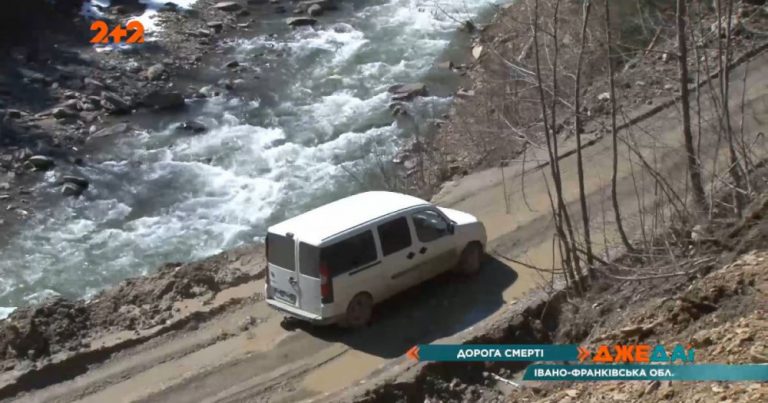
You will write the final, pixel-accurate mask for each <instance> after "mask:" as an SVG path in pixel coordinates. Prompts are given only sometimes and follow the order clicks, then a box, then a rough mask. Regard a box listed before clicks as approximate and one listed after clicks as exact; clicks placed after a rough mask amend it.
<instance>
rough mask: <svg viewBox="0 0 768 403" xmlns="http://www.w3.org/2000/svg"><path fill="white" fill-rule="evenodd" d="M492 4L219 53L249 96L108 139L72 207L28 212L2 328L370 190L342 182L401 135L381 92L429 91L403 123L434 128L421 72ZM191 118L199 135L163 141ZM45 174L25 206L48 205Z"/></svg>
mask: <svg viewBox="0 0 768 403" xmlns="http://www.w3.org/2000/svg"><path fill="white" fill-rule="evenodd" d="M492 3H493V2H492V1H491V0H473V1H467V0H439V1H432V0H421V1H420V0H379V1H375V0H371V1H356V2H348V3H343V4H344V5H345V7H344V9H343V10H342V11H339V12H335V13H333V14H330V15H328V16H326V17H323V19H322V20H321V24H319V25H318V26H317V27H316V28H315V29H298V30H295V31H291V30H287V29H285V24H284V22H283V20H282V19H277V18H275V19H274V20H273V21H271V22H269V21H267V22H264V23H263V25H262V27H267V28H264V29H263V30H264V31H266V32H264V33H263V34H262V35H256V36H253V37H250V38H239V39H238V38H235V39H232V40H229V41H227V42H226V43H225V44H224V45H223V46H224V47H225V49H224V50H225V51H226V57H228V58H235V59H237V60H239V61H240V62H241V63H242V64H246V65H247V64H250V63H256V62H255V61H258V66H254V67H257V68H258V69H259V70H260V71H259V73H258V74H259V76H260V79H259V80H255V79H254V80H253V82H251V81H249V84H250V85H251V86H250V87H248V86H246V90H247V91H250V90H252V92H251V93H250V94H251V95H253V94H257V95H256V96H248V97H242V96H237V94H223V95H219V96H214V97H211V98H208V99H207V100H188V108H187V111H186V112H185V113H184V114H182V115H172V116H162V117H153V120H154V121H153V122H151V124H149V123H147V122H146V121H144V122H142V119H140V118H139V117H135V118H134V119H135V122H134V123H136V124H139V125H141V126H142V127H144V130H141V131H139V132H138V133H136V134H135V135H131V136H124V137H121V138H119V139H116V140H115V141H114V142H113V143H112V144H110V145H109V147H104V149H103V150H100V151H99V152H98V153H95V154H94V156H92V157H91V159H90V161H89V164H88V165H87V166H86V167H83V168H80V171H79V172H77V173H78V174H80V175H82V176H84V177H86V178H88V179H89V180H90V181H91V187H90V189H89V190H88V191H87V192H86V194H85V195H84V196H83V197H82V198H80V199H77V200H75V199H67V200H63V201H61V202H60V203H58V204H57V205H55V206H53V207H50V208H47V209H45V210H43V211H39V212H38V213H37V214H36V215H35V217H34V218H33V219H31V221H30V222H28V223H27V224H25V225H24V226H23V228H20V229H19V230H18V233H16V234H14V235H13V236H12V237H11V239H10V241H9V242H8V243H7V244H5V245H3V248H2V249H0V315H3V314H7V313H8V312H10V309H12V307H16V306H20V305H26V304H29V303H33V302H36V301H38V300H40V299H41V298H44V297H47V296H49V295H59V294H60V295H64V296H67V297H88V296H90V295H93V294H94V293H95V292H97V291H99V290H101V289H103V288H104V287H108V286H110V285H113V284H115V283H117V282H118V281H120V280H122V279H124V278H127V277H131V276H136V275H141V274H146V273H148V272H149V271H151V270H153V269H154V268H155V267H157V266H159V265H160V264H162V263H164V262H169V261H190V260H194V259H199V258H203V257H206V256H208V255H211V254H214V253H217V252H220V251H222V250H225V249H227V248H231V247H233V246H236V245H238V244H242V243H244V242H259V241H260V240H261V238H262V237H263V235H264V232H265V229H266V227H267V226H268V225H270V224H271V223H274V222H276V221H279V220H281V219H283V218H286V217H288V216H291V215H293V214H297V213H300V212H302V211H304V210H306V209H308V208H311V207H314V206H317V205H320V204H323V203H326V202H328V201H331V200H334V199H336V198H338V197H341V196H345V195H349V194H352V193H355V192H358V191H361V190H367V189H369V188H375V187H380V186H381V185H380V184H378V183H375V182H371V183H364V181H359V180H354V179H353V177H357V178H366V175H367V174H368V173H371V172H374V171H376V170H377V167H378V165H379V163H380V161H382V160H389V159H391V157H392V156H393V155H394V153H395V152H396V149H397V147H398V145H400V144H401V143H402V141H404V139H407V138H408V136H409V133H408V130H406V129H405V128H402V127H400V126H398V125H397V124H396V123H395V122H393V118H392V117H391V116H390V113H389V111H388V110H387V105H388V103H389V96H388V94H387V88H388V87H389V86H391V85H393V84H397V83H407V82H419V81H421V82H426V83H427V84H428V85H429V87H430V90H431V96H429V97H426V98H421V99H418V100H417V101H415V102H414V103H413V104H412V105H411V106H410V107H411V108H412V112H413V114H414V115H415V116H416V117H417V119H420V120H423V119H426V118H427V117H429V116H433V115H439V114H442V113H445V111H446V110H447V107H448V105H449V103H450V101H451V98H450V97H449V94H450V91H449V89H450V88H451V86H452V85H455V84H456V83H455V79H453V78H451V77H450V74H447V73H444V72H442V73H441V72H437V71H435V68H434V63H435V62H436V61H437V60H438V59H439V58H441V57H444V55H445V52H450V51H451V48H452V46H453V48H454V49H453V51H454V52H457V48H456V46H455V43H456V41H455V40H456V38H457V26H458V24H457V22H456V21H455V20H454V19H457V20H463V19H467V18H475V17H477V16H478V15H479V14H482V13H483V12H485V11H488V10H490V5H491V4H492ZM436 4H439V8H438V7H436V6H435V5H436ZM267 32H268V33H267ZM275 33H277V34H276V35H275ZM452 44H453V45H452ZM223 61H224V60H219V61H218V62H217V63H223ZM217 70H221V68H220V67H219V66H213V67H210V68H209V71H205V69H203V71H201V72H200V75H201V76H206V75H211V76H215V75H216V73H215V71H217ZM241 93H242V90H241ZM189 118H194V119H196V120H198V121H200V122H202V123H204V124H205V125H206V126H207V127H208V128H209V130H208V132H206V133H205V134H200V135H183V134H180V133H179V132H178V131H177V130H175V126H176V125H177V124H178V123H179V122H180V121H183V120H186V119H189ZM145 120H146V119H145ZM55 175H56V174H55V173H49V174H47V176H46V178H45V181H44V183H42V184H41V185H40V186H39V188H38V189H37V191H39V192H48V193H51V197H52V198H53V197H57V198H58V197H59V196H57V195H55V193H56V188H55V187H53V186H51V185H52V183H54V181H55ZM4 307H5V308H4ZM0 317H1V316H0Z"/></svg>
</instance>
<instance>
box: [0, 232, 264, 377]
mask: <svg viewBox="0 0 768 403" xmlns="http://www.w3.org/2000/svg"><path fill="white" fill-rule="evenodd" d="M264 267H265V262H264V256H263V250H262V248H261V247H260V246H243V247H240V248H237V249H234V250H231V251H227V252H223V253H220V254H218V255H215V256H212V257H210V258H208V259H205V260H202V261H199V262H194V263H188V264H180V263H168V264H165V265H164V266H163V267H161V268H159V269H158V271H157V273H155V274H152V275H149V276H145V277H139V278H134V279H128V280H125V281H123V282H121V283H120V284H118V285H117V286H115V287H113V288H110V289H108V290H106V291H103V292H102V293H100V294H98V295H97V296H95V297H94V298H93V299H91V300H90V301H84V300H77V301H68V300H65V299H61V298H58V299H53V300H49V301H47V302H44V303H43V304H41V305H38V306H33V307H26V308H20V309H18V310H16V311H14V312H13V313H12V314H11V315H10V316H9V317H8V318H7V319H6V320H3V321H0V352H2V354H0V367H2V368H3V369H5V370H10V369H14V368H15V367H16V366H17V365H18V363H19V362H20V361H31V362H33V363H34V362H38V361H40V362H45V361H47V360H48V359H49V358H50V357H51V356H54V355H57V354H60V353H63V354H65V355H66V354H71V353H76V352H77V351H79V350H86V349H88V348H89V347H91V345H90V342H91V341H92V340H94V339H96V338H98V337H99V336H102V335H105V334H107V333H116V332H119V331H124V330H130V331H137V332H138V331H140V330H145V329H149V328H153V327H155V326H160V325H163V324H165V323H166V322H167V321H168V320H170V319H171V318H172V316H173V315H174V313H176V312H178V310H179V308H178V307H177V306H176V305H175V304H176V303H177V302H179V301H181V300H186V299H195V298H202V299H203V300H204V301H212V300H213V299H214V298H215V296H216V294H218V293H219V292H220V291H222V290H224V289H227V288H231V287H235V286H238V285H240V284H244V283H246V282H249V281H253V280H255V279H258V278H261V277H263V269H264Z"/></svg>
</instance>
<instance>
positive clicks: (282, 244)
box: [267, 234, 296, 270]
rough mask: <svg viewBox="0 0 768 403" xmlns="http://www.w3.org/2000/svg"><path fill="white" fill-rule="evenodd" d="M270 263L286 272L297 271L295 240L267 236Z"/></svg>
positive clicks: (272, 235)
mask: <svg viewBox="0 0 768 403" xmlns="http://www.w3.org/2000/svg"><path fill="white" fill-rule="evenodd" d="M267 255H268V256H269V263H271V264H273V265H275V266H277V267H281V268H283V269H286V270H296V259H295V256H294V242H293V238H288V237H284V236H282V235H277V234H267Z"/></svg>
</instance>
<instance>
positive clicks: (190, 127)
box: [176, 120, 208, 133]
mask: <svg viewBox="0 0 768 403" xmlns="http://www.w3.org/2000/svg"><path fill="white" fill-rule="evenodd" d="M176 129H177V130H183V131H187V132H192V133H203V132H205V131H206V130H208V128H207V127H205V125H204V124H202V123H200V122H198V121H196V120H187V121H186V122H184V123H182V124H180V125H179V126H178V127H176Z"/></svg>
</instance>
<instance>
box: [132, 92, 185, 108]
mask: <svg viewBox="0 0 768 403" xmlns="http://www.w3.org/2000/svg"><path fill="white" fill-rule="evenodd" d="M141 103H142V104H144V106H147V107H149V108H154V109H177V108H182V107H184V96H183V95H181V93H178V92H165V91H160V90H156V91H152V92H150V93H149V94H147V95H146V96H145V97H144V99H142V101H141Z"/></svg>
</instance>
